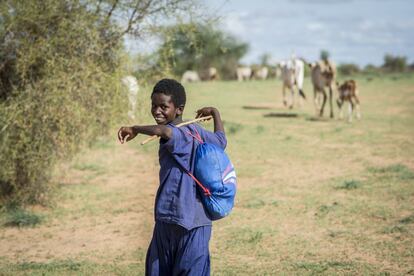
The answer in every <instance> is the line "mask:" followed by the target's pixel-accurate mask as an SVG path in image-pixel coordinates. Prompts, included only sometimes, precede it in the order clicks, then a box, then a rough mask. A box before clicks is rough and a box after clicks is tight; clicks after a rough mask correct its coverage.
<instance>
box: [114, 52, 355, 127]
mask: <svg viewBox="0 0 414 276" xmlns="http://www.w3.org/2000/svg"><path fill="white" fill-rule="evenodd" d="M305 66H309V68H310V75H311V81H312V85H313V92H314V93H313V95H314V97H313V98H314V106H315V110H316V113H317V114H318V115H319V116H323V113H324V108H325V104H326V101H327V100H328V94H327V91H329V106H330V117H331V118H333V117H334V112H333V103H332V101H333V93H334V89H335V88H337V91H338V98H337V100H336V103H337V105H338V108H339V118H342V107H343V105H344V103H345V102H348V107H349V112H348V121H350V122H351V121H352V116H353V110H354V109H355V110H356V117H357V118H358V119H359V118H360V117H361V115H360V101H359V97H358V90H357V85H356V82H355V81H354V80H347V81H345V82H344V83H342V84H339V83H338V82H337V81H336V66H335V64H334V63H333V62H332V61H329V60H321V61H318V62H314V63H308V62H306V61H305V60H303V59H299V58H295V57H292V58H290V59H289V60H286V61H282V62H279V63H278V64H277V66H276V72H275V75H276V77H277V78H280V79H281V81H282V93H283V104H284V105H285V106H288V107H289V108H293V107H294V105H295V89H297V90H298V93H297V94H298V97H299V99H298V101H299V105H301V104H302V99H301V98H303V99H306V96H305V93H304V91H303V81H304V76H305ZM268 76H269V69H268V68H267V67H266V66H262V67H260V68H255V69H252V68H251V67H247V66H244V67H238V68H236V77H237V80H238V81H240V82H242V81H246V80H251V79H257V80H265V79H267V78H268ZM134 79H135V78H134V77H132V76H127V77H124V78H123V80H122V82H123V84H124V85H125V86H126V87H127V89H128V91H129V96H128V97H129V101H130V103H131V110H130V111H129V112H128V115H129V116H130V117H131V118H134V113H135V109H136V107H135V106H136V97H137V93H138V89H139V87H138V83H137V81H136V79H135V80H134ZM216 79H218V74H217V69H216V68H213V67H210V68H208V70H206V72H204V76H203V80H216ZM200 80H201V78H200V76H199V74H198V72H196V71H186V72H184V74H183V76H182V78H181V82H182V83H186V82H199V81H200ZM286 89H288V90H290V92H291V93H290V94H291V96H290V99H289V102H288V99H287V97H286Z"/></svg>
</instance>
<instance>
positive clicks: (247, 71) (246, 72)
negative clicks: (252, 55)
mask: <svg viewBox="0 0 414 276" xmlns="http://www.w3.org/2000/svg"><path fill="white" fill-rule="evenodd" d="M252 73H253V72H252V68H250V67H237V69H236V74H237V80H238V81H244V80H250V78H251V77H252Z"/></svg>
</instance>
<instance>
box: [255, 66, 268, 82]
mask: <svg viewBox="0 0 414 276" xmlns="http://www.w3.org/2000/svg"><path fill="white" fill-rule="evenodd" d="M268 74H269V69H268V68H267V67H266V66H263V67H261V68H259V69H257V71H256V72H255V76H256V78H257V79H259V80H265V79H267V75H268Z"/></svg>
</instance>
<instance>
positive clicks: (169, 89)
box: [151, 79, 186, 107]
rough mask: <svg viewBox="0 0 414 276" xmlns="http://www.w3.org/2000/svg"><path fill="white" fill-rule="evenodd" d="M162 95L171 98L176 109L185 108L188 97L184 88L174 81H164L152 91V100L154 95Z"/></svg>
mask: <svg viewBox="0 0 414 276" xmlns="http://www.w3.org/2000/svg"><path fill="white" fill-rule="evenodd" d="M157 93H162V94H165V95H168V96H171V100H172V102H173V103H174V106H175V107H180V106H185V102H186V95H185V89H184V86H182V84H181V83H179V82H178V81H176V80H173V79H162V80H160V81H159V82H157V84H155V86H154V88H153V89H152V94H151V98H152V96H153V95H154V94H157Z"/></svg>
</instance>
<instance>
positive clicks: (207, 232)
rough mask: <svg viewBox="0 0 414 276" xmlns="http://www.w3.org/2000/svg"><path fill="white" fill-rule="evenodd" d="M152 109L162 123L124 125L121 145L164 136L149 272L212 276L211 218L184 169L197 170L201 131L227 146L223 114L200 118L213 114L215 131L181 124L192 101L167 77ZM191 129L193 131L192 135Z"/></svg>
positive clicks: (207, 138)
mask: <svg viewBox="0 0 414 276" xmlns="http://www.w3.org/2000/svg"><path fill="white" fill-rule="evenodd" d="M151 102H152V106H151V113H152V116H153V117H154V119H155V122H156V123H157V125H152V126H132V127H121V128H120V130H119V131H118V138H119V141H120V142H121V143H124V142H125V141H130V140H131V139H133V138H134V137H135V136H136V135H137V134H139V133H140V134H146V135H158V136H160V137H161V139H160V148H159V152H158V155H159V162H160V173H159V178H160V186H159V188H158V191H157V195H156V198H155V208H154V209H155V210H154V215H155V226H154V232H153V237H152V240H151V243H150V245H149V248H148V252H147V257H146V263H145V274H146V275H197V276H198V275H210V253H209V248H208V244H209V241H210V236H211V220H210V218H209V217H208V215H207V213H206V211H205V210H204V207H203V205H202V203H201V201H200V198H199V194H198V193H197V190H196V184H195V182H194V180H193V179H192V178H191V177H190V176H189V175H188V174H187V173H186V172H185V171H184V170H183V169H182V167H184V168H185V169H186V170H188V171H190V172H193V168H194V156H195V150H196V147H197V145H198V143H199V142H197V141H196V140H195V139H194V138H193V137H192V136H191V134H192V133H196V132H198V133H199V134H200V136H201V138H202V139H203V141H204V142H208V143H213V144H216V145H217V146H219V147H221V148H223V149H224V148H225V147H226V144H227V140H226V137H225V134H224V128H223V123H222V121H221V118H220V113H219V112H218V110H217V109H216V108H213V107H204V108H202V109H200V110H198V111H197V115H196V117H197V118H199V117H204V116H209V115H211V116H212V117H213V120H214V133H212V132H210V131H207V130H205V129H204V128H202V127H201V126H199V125H196V124H191V125H186V126H182V127H180V128H178V127H175V125H177V124H179V123H181V122H182V114H183V111H184V106H185V102H186V94H185V90H184V87H183V86H182V85H181V84H180V83H179V82H177V81H175V80H172V79H163V80H161V81H159V82H158V83H157V84H156V85H155V86H154V89H153V91H152V94H151ZM189 132H190V133H189Z"/></svg>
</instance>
